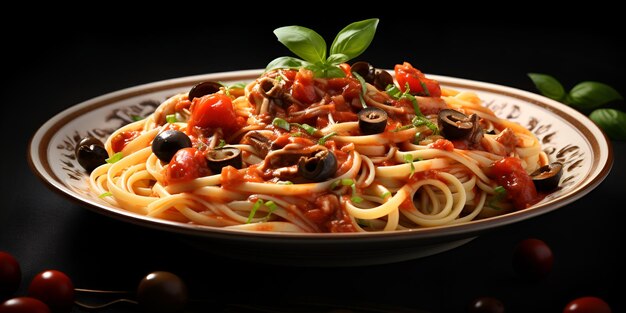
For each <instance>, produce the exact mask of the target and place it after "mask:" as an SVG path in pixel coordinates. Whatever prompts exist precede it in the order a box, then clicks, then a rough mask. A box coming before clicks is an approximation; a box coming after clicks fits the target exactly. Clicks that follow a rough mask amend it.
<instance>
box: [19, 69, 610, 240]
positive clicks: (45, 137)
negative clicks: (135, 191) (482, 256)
mask: <svg viewBox="0 0 626 313" xmlns="http://www.w3.org/2000/svg"><path fill="white" fill-rule="evenodd" d="M262 72H263V70H262V69H249V70H239V71H227V72H216V73H210V74H201V75H193V76H185V77H179V78H172V79H166V80H161V81H156V82H152V83H147V84H141V85H137V86H133V87H129V88H124V89H120V90H117V91H113V92H110V93H106V94H103V95H101V96H98V97H95V98H91V99H89V100H86V101H83V102H80V103H78V104H76V105H73V106H70V107H68V108H66V109H64V110H62V111H60V112H58V113H57V114H55V115H54V116H52V117H51V118H50V119H49V120H48V121H46V122H45V123H44V124H42V125H41V126H40V127H39V128H38V129H37V130H36V131H35V133H34V134H33V135H32V136H31V138H30V140H29V143H28V151H27V158H28V163H29V166H30V168H31V170H32V171H33V173H35V174H36V175H37V176H38V177H39V179H41V180H42V181H43V182H44V183H45V184H46V185H47V186H48V187H49V188H50V189H51V190H52V191H54V192H57V193H59V194H61V195H63V196H65V197H67V198H69V199H70V200H73V201H75V202H77V203H78V204H81V205H83V206H85V207H86V208H88V209H91V210H93V211H96V212H98V213H101V214H104V215H107V216H110V217H113V218H116V219H120V220H123V221H126V222H131V223H133V224H137V225H140V226H147V227H151V228H156V229H160V230H165V231H171V232H175V233H179V234H186V235H193V236H200V237H213V238H222V239H233V240H236V239H245V240H253V241H255V240H258V241H264V240H267V239H271V240H273V241H281V240H287V241H292V240H294V239H298V242H301V241H303V240H305V241H310V240H312V241H319V240H322V241H323V242H324V243H336V244H341V243H343V242H345V241H351V242H353V241H354V240H363V239H364V238H367V239H368V241H370V242H371V241H372V240H374V241H376V240H382V241H387V240H394V241H395V240H425V241H430V240H433V239H438V238H446V237H457V236H465V237H468V236H470V235H475V234H477V233H479V232H482V231H486V230H489V229H493V228H497V227H501V226H505V225H508V224H511V223H515V222H520V221H523V220H526V219H529V218H532V217H535V216H538V215H541V214H544V213H548V212H550V211H553V210H555V209H557V208H560V207H563V206H565V205H567V204H569V203H572V202H574V201H576V200H578V199H580V198H581V197H583V196H585V195H586V194H588V193H589V192H591V191H592V190H593V189H595V188H596V187H597V186H598V185H599V184H600V183H601V182H602V181H603V180H604V179H605V178H606V176H607V175H608V174H609V172H610V170H611V167H612V165H613V158H614V156H613V148H612V145H611V142H610V140H609V139H608V137H607V136H606V134H605V133H604V132H603V131H602V130H601V129H600V128H598V127H597V126H596V125H595V123H593V122H592V121H591V120H590V119H589V118H588V117H586V116H585V115H583V114H582V113H580V112H578V111H576V110H574V109H573V108H571V107H568V106H566V105H564V104H562V103H560V102H557V101H555V100H552V99H549V98H546V97H544V96H541V95H539V94H535V93H531V92H528V91H524V90H521V89H517V88H513V87H508V86H504V85H499V84H494V83H488V82H482V81H476V80H470V79H465V78H457V77H450V76H443V75H432V74H429V77H431V78H433V79H435V80H438V81H439V82H441V83H442V85H444V86H446V87H450V88H465V89H471V90H475V91H486V92H492V93H497V94H501V95H505V96H509V97H512V98H516V99H519V100H522V101H525V102H528V103H531V104H533V105H536V106H539V107H541V108H543V109H546V110H549V111H552V112H553V113H554V114H556V115H558V116H559V117H560V118H562V119H564V120H565V121H566V122H567V123H569V124H570V125H572V126H573V127H574V129H575V130H576V131H577V132H579V133H580V134H581V136H582V137H583V138H584V139H585V141H586V143H587V144H588V145H590V148H591V149H592V151H593V152H594V156H597V157H595V158H594V160H593V163H592V165H591V168H590V170H589V173H587V174H586V176H585V177H584V178H583V179H582V180H580V181H579V182H578V183H577V185H576V186H575V187H573V188H572V189H571V190H570V191H569V192H567V193H566V194H565V195H563V196H561V197H559V198H558V199H552V200H550V201H547V202H545V203H541V204H539V205H535V206H532V207H530V208H528V209H525V210H520V211H515V212H510V213H507V214H504V215H499V216H494V217H490V218H486V219H481V220H474V221H470V222H466V223H462V224H455V225H444V226H438V227H429V228H420V229H412V230H400V231H392V232H368V233H332V234H328V233H278V232H258V231H246V230H234V229H226V228H219V227H210V226H202V225H193V224H185V223H178V222H172V221H167V220H161V219H156V218H152V217H148V216H143V215H139V214H136V213H133V212H129V211H125V210H121V209H112V208H109V207H106V206H104V205H101V204H99V203H96V202H93V201H88V200H85V199H81V198H80V197H77V196H76V195H75V193H74V192H73V191H72V190H71V189H69V188H67V186H66V185H65V184H64V183H63V182H62V181H61V180H60V179H59V178H58V177H56V175H55V173H54V172H53V170H52V168H51V166H50V164H49V160H48V159H47V155H46V153H47V151H48V147H49V144H50V141H51V139H52V137H53V136H54V134H55V133H56V130H58V129H60V128H61V127H62V126H63V125H64V123H65V122H66V121H68V120H71V119H72V118H75V117H77V116H80V115H82V114H84V113H86V112H89V111H92V110H95V109H97V108H100V107H103V106H106V105H109V104H112V103H115V102H117V101H120V100H123V99H127V98H131V97H134V96H138V95H142V94H147V93H151V92H156V91H160V90H165V89H171V88H177V87H185V86H190V85H192V84H194V83H197V82H201V81H204V80H221V81H246V80H252V79H255V78H256V77H258V76H259V75H260V74H261V73H262ZM592 139H594V140H592ZM604 150H605V151H606V154H605V155H601V154H600V151H604ZM328 238H333V240H328Z"/></svg>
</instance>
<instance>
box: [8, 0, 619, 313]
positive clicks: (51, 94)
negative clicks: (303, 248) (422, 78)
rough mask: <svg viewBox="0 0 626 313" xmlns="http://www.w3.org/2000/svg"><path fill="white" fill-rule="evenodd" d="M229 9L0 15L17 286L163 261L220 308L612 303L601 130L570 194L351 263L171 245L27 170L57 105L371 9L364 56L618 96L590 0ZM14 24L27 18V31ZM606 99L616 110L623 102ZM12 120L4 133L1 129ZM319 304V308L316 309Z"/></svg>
mask: <svg viewBox="0 0 626 313" xmlns="http://www.w3.org/2000/svg"><path fill="white" fill-rule="evenodd" d="M240 5H242V4H237V3H230V4H226V3H224V4H223V5H222V6H217V5H216V7H214V8H213V9H212V10H201V9H199V8H198V9H196V8H194V7H193V6H191V5H187V6H185V7H176V8H175V7H171V8H164V9H166V10H164V11H162V12H158V13H150V14H148V13H147V12H132V13H130V12H129V13H128V14H123V15H114V14H104V15H98V16H95V15H93V14H91V13H93V12H92V11H90V10H85V12H83V13H82V14H75V15H74V14H60V15H48V14H47V13H46V12H44V11H45V10H44V11H41V12H40V13H38V14H35V15H33V14H25V13H30V12H29V11H28V10H22V11H19V12H20V14H23V15H21V16H22V19H20V20H19V22H17V23H13V22H12V23H9V22H6V21H4V22H2V23H3V25H2V29H3V37H4V44H3V46H2V50H3V52H4V54H5V65H4V66H3V68H4V70H3V73H4V74H5V81H4V83H3V87H2V94H3V95H5V98H4V104H3V106H2V107H3V108H4V109H5V110H7V109H8V112H6V111H5V115H4V125H5V127H3V128H4V134H5V136H4V139H5V144H4V149H3V150H2V162H0V164H1V166H2V171H1V172H0V173H3V175H4V176H5V177H4V179H2V180H1V181H2V189H0V190H1V195H2V198H3V201H2V204H1V205H0V251H6V252H9V253H11V254H13V255H14V256H15V257H16V258H17V259H18V261H19V262H20V264H21V266H22V272H23V280H22V285H21V287H20V290H19V291H18V294H20V295H21V294H24V293H25V292H26V288H27V285H28V283H29V281H30V279H31V278H32V277H33V276H34V275H35V274H37V273H38V272H40V271H43V270H46V269H58V270H61V271H63V272H65V273H67V274H68V275H69V276H70V277H71V278H72V279H73V282H74V284H75V286H76V287H78V288H91V289H105V290H106V289H108V290H134V289H135V288H136V285H137V283H138V282H139V280H140V279H141V278H143V277H144V275H146V274H147V273H149V272H151V271H154V270H168V271H171V272H174V273H177V274H178V275H180V276H181V277H182V278H183V279H184V280H185V281H186V282H187V284H188V285H189V288H190V292H191V294H192V297H194V298H195V299H200V298H201V299H205V300H206V301H218V302H219V304H212V305H211V306H212V308H214V309H215V311H218V312H222V311H223V312H226V309H225V303H236V304H252V305H255V304H259V303H270V304H275V305H285V304H286V305H288V306H290V307H291V308H293V310H292V311H302V310H304V307H303V306H297V305H295V304H294V303H299V302H309V303H319V304H328V303H334V304H335V305H336V306H335V307H342V306H355V305H364V306H370V307H374V306H382V307H393V308H397V309H398V310H399V309H404V310H423V311H428V312H463V311H464V309H465V307H466V305H467V304H468V303H469V302H470V301H471V300H472V299H474V298H476V297H478V296H484V295H490V296H494V297H497V298H499V299H500V300H502V301H503V303H504V304H505V306H506V310H507V312H561V311H562V310H563V307H564V306H565V305H566V304H567V303H568V302H569V301H570V300H572V299H574V298H577V297H580V296H586V295H594V296H598V297H601V298H603V299H605V300H606V301H607V302H608V303H609V304H610V305H611V306H612V308H613V311H614V312H621V311H624V309H625V307H626V306H625V305H624V303H623V296H622V293H621V290H622V288H621V287H622V286H623V279H624V264H626V262H625V261H626V260H625V258H624V257H623V253H621V251H620V250H622V249H623V248H624V225H623V219H621V218H620V217H621V216H622V213H621V212H620V211H621V210H623V208H621V206H622V205H619V203H621V201H620V200H621V194H620V193H623V192H624V184H623V177H624V176H625V175H626V166H625V165H624V164H623V162H622V161H623V160H624V154H625V153H626V143H624V142H618V141H613V149H614V156H615V163H614V166H613V170H612V172H611V173H610V175H609V176H608V177H607V179H606V180H605V181H604V182H603V183H602V184H601V185H600V186H598V187H597V188H596V189H595V190H594V191H592V192H591V193H590V194H589V195H588V196H586V197H584V198H582V199H580V200H578V201H576V202H575V203H572V204H570V205H567V206H565V207H563V208H561V209H559V210H556V211H554V212H552V213H549V214H546V215H543V216H539V217H536V218H533V219H531V220H527V221H524V222H520V223H517V224H514V225H510V226H506V227H504V228H501V229H496V230H493V231H491V232H488V233H486V234H483V235H481V236H479V237H478V238H477V239H475V240H474V241H472V242H470V243H468V244H466V245H464V246H462V247H459V248H457V249H454V250H451V251H448V252H445V253H441V254H438V255H434V256H431V257H427V258H423V259H418V260H413V261H407V262H401V263H396V264H387V265H376V266H366V267H354V268H299V267H281V266H274V265H267V264H261V263H254V262H252V261H251V262H245V261H238V260H231V259H227V258H224V257H218V256H213V255H210V254H207V253H205V252H202V251H197V250H194V249H192V248H190V247H189V246H187V245H182V244H181V241H180V240H179V239H178V238H177V236H175V235H173V234H170V233H165V232H161V231H156V230H152V229H146V228H141V227H139V226H136V225H131V224H126V223H123V222H120V221H117V220H113V219H111V218H108V217H105V216H101V215H98V214H96V213H93V212H91V211H89V210H86V209H85V208H82V207H80V206H79V205H77V204H75V203H73V202H71V201H68V200H67V199H66V198H64V197H61V196H60V195H57V194H56V193H55V192H53V191H51V190H50V189H48V188H47V187H46V186H45V185H44V184H43V183H42V182H41V181H39V179H38V178H37V177H36V176H35V175H34V174H33V173H32V171H31V170H30V168H29V167H28V162H27V157H26V150H27V144H28V140H29V139H30V137H31V136H32V135H33V134H34V132H35V131H36V130H37V128H38V127H39V126H40V125H41V124H43V123H44V122H45V121H46V120H47V119H49V118H50V117H52V116H53V115H55V114H57V113H59V112H60V111H62V110H63V109H66V108H68V107H70V106H72V105H74V104H77V103H80V102H82V101H85V100H88V99H90V98H93V97H96V96H99V95H102V94H105V93H108V92H112V91H115V90H118V89H122V88H127V87H132V86H136V85H140V84H144V83H149V82H153V81H158V80H163V79H169V78H176V77H181V76H188V75H196V74H204V73H211V72H221V71H231V70H241V69H256V68H263V67H265V65H266V64H267V63H268V62H269V61H271V60H272V59H273V58H275V57H277V56H282V55H291V53H290V52H289V51H288V50H287V49H286V48H285V47H283V46H282V45H281V44H280V43H279V42H278V41H277V40H276V38H275V37H274V35H273V33H272V31H273V30H274V29H275V28H277V27H280V26H285V25H293V24H298V25H302V26H307V27H310V28H313V29H315V30H317V31H318V32H319V33H320V34H321V35H322V36H323V37H324V38H326V40H327V41H328V44H329V45H330V43H331V42H332V39H333V38H334V35H335V33H336V32H337V31H339V30H340V29H341V28H343V27H344V26H345V25H347V24H348V23H350V22H352V21H356V20H361V19H364V18H370V17H379V18H380V19H381V21H380V24H379V27H378V31H377V34H376V37H375V38H374V40H373V42H372V44H371V46H370V48H369V49H368V50H367V51H366V52H365V53H364V54H363V55H362V56H360V57H359V58H358V60H367V61H369V62H371V63H372V64H374V65H375V66H376V67H380V68H393V66H394V65H395V64H396V63H401V62H403V61H409V62H411V63H412V64H413V65H414V66H416V67H417V68H419V69H421V70H422V71H424V72H425V73H431V74H439V75H447V76H454V77H461V78H467V79H473V80H479V81H487V82H491V83H497V84H503V85H507V86H511V87H516V88H519V89H523V90H527V91H532V92H536V90H535V89H534V87H533V85H532V82H531V81H530V79H529V78H528V77H527V75H526V74H527V73H529V72H539V73H547V74H551V75H553V76H554V77H556V78H557V79H559V80H561V82H562V83H563V84H564V86H565V87H566V88H567V89H569V88H571V87H572V86H573V85H574V84H576V83H578V82H580V81H585V80H595V81H600V82H604V83H607V84H609V85H612V86H614V87H615V88H616V89H617V90H618V91H619V92H620V93H621V94H622V95H624V94H626V89H625V88H624V81H625V80H624V67H625V66H624V65H625V64H624V55H626V54H625V52H626V51H625V49H624V44H623V39H624V36H623V35H624V34H623V33H622V32H620V31H619V30H618V26H620V22H621V21H620V19H619V16H618V15H617V14H615V13H614V12H615V11H616V9H615V8H610V7H606V6H600V5H599V3H589V6H587V7H584V8H579V9H580V10H579V11H578V12H576V14H571V12H569V11H567V10H566V9H569V8H565V7H564V8H562V10H561V11H558V12H557V11H555V12H547V11H543V10H541V7H540V6H532V7H529V6H527V4H518V5H519V6H520V7H516V6H515V5H513V4H512V5H511V6H510V7H508V8H507V9H503V12H509V13H521V14H520V15H519V17H515V18H513V17H511V18H508V17H507V18H506V19H504V18H502V16H503V15H502V12H499V13H498V12H495V13H494V12H491V13H485V12H469V11H467V12H466V11H463V10H464V8H461V9H460V11H459V10H456V11H455V10H446V11H445V12H444V10H443V9H442V10H440V11H436V12H434V14H418V13H419V11H418V10H417V9H406V10H404V9H403V8H399V9H397V10H395V11H394V12H396V13H394V14H377V12H378V11H384V12H388V10H385V9H382V8H381V9H380V10H379V9H378V8H373V9H372V10H371V11H372V12H370V13H368V14H352V15H347V14H326V13H324V14H322V13H320V14H316V15H315V16H310V17H301V16H300V17H294V15H293V14H288V12H289V10H288V8H280V9H279V8H277V6H278V4H277V3H267V6H268V7H270V8H273V9H275V10H274V11H271V14H270V13H264V14H261V13H260V12H259V13H258V14H250V15H249V16H241V15H240V14H238V12H237V6H240ZM326 5H330V4H326ZM528 5H530V4H528ZM44 9H45V8H44ZM423 9H426V8H425V7H424V8H423ZM448 9H450V8H448ZM251 10H254V9H251ZM94 11H97V10H94ZM450 11H455V12H456V14H454V13H452V14H451V13H450ZM103 12H106V11H103ZM253 12H254V11H253ZM6 14H11V13H10V12H6ZM16 14H17V13H16ZM424 16H429V18H425V17H424ZM498 16H499V17H500V18H499V19H498V18H496V17H498ZM218 17H219V18H222V19H224V18H225V19H226V20H227V22H224V21H223V20H221V21H220V20H217V19H218ZM461 17H464V18H461ZM557 17H559V18H561V19H557V20H555V18H557ZM25 24H29V25H36V26H35V27H33V28H28V30H24V29H26V28H24V25H25ZM6 96H8V97H6ZM613 105H615V106H617V107H621V108H622V109H623V108H624V103H623V101H622V102H618V103H616V104H613ZM11 123H13V124H15V125H17V129H16V128H15V127H7V126H6V125H8V124H11ZM7 139H8V143H7V142H6V140H7ZM529 237H535V238H540V239H542V240H544V241H545V242H547V243H548V244H549V245H550V246H551V247H552V249H553V251H554V254H555V264H554V269H553V271H552V272H551V274H550V275H549V276H548V277H547V278H546V279H544V280H541V281H539V282H533V283H530V282H525V281H522V280H520V279H519V278H518V277H517V276H516V274H515V272H514V271H513V269H512V266H511V254H512V250H513V247H514V246H515V244H516V243H517V242H519V241H520V240H522V239H524V238H529ZM107 299H108V298H107ZM205 305H207V306H208V305H210V304H208V303H205ZM198 307H199V306H198V305H196V306H194V307H193V308H192V309H198ZM205 308H206V307H205ZM75 311H76V312H80V311H79V310H75ZM118 311H122V312H135V311H136V308H135V307H134V306H124V305H121V306H115V307H111V308H110V309H107V310H104V311H103V312H118ZM198 311H200V310H198ZM204 311H206V310H204ZM329 311H331V308H330V306H329V307H328V308H325V309H320V312H329ZM230 312H232V311H230Z"/></svg>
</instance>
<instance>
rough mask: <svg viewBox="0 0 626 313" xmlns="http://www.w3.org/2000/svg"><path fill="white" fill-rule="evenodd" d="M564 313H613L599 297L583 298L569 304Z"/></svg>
mask: <svg viewBox="0 0 626 313" xmlns="http://www.w3.org/2000/svg"><path fill="white" fill-rule="evenodd" d="M563 313H611V307H610V306H609V304H608V303H606V302H605V301H604V300H602V299H600V298H598V297H582V298H578V299H574V300H572V301H571V302H570V303H568V304H567V305H566V306H565V309H563Z"/></svg>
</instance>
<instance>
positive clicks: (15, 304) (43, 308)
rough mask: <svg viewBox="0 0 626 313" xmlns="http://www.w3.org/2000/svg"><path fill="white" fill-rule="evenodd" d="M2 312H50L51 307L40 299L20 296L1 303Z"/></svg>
mask: <svg viewBox="0 0 626 313" xmlns="http://www.w3.org/2000/svg"><path fill="white" fill-rule="evenodd" d="M0 313H50V308H48V306H47V305H46V304H45V303H43V302H41V301H40V300H38V299H35V298H30V297H18V298H13V299H9V300H7V301H5V302H4V303H2V304H0Z"/></svg>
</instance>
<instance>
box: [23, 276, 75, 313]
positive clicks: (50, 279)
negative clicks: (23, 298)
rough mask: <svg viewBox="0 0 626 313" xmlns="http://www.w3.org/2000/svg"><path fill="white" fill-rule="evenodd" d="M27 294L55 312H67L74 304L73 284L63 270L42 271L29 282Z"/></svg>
mask: <svg viewBox="0 0 626 313" xmlns="http://www.w3.org/2000/svg"><path fill="white" fill-rule="evenodd" d="M28 296H29V297H33V298H37V299H39V300H41V301H43V302H44V303H45V304H47V305H48V307H49V308H50V309H51V311H53V312H55V313H60V312H69V311H71V309H72V305H73V304H74V284H73V283H72V281H71V280H70V278H69V277H68V276H67V275H65V274H64V273H63V272H60V271H57V270H47V271H43V272H41V273H39V274H37V275H35V277H34V278H33V280H32V281H31V282H30V285H29V286H28Z"/></svg>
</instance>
